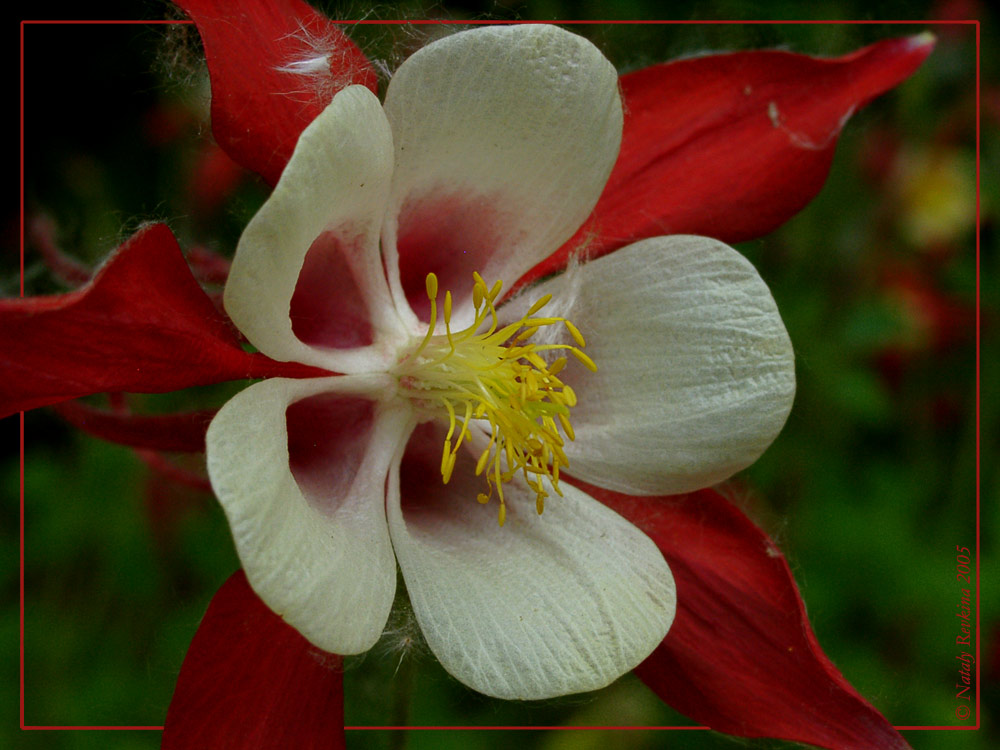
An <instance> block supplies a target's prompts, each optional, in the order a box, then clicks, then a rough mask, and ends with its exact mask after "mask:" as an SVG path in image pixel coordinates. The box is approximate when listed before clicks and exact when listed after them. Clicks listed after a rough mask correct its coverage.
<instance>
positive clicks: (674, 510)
mask: <svg viewBox="0 0 1000 750" xmlns="http://www.w3.org/2000/svg"><path fill="white" fill-rule="evenodd" d="M572 483H573V484H576V485H579V486H580V487H581V488H582V489H584V490H585V491H586V492H588V493H590V494H591V495H592V496H593V497H595V498H597V499H598V500H600V501H601V502H603V503H604V504H606V505H608V506H609V507H610V508H612V509H614V510H615V511H616V512H617V513H619V514H621V515H622V516H624V517H625V518H627V519H628V520H629V521H631V522H632V523H634V524H635V525H636V526H638V527H639V528H640V529H642V530H643V531H644V532H645V533H646V534H647V535H648V536H649V537H650V538H651V539H652V540H653V541H654V542H655V543H656V545H657V546H658V547H659V548H660V551H661V552H663V556H664V557H665V558H666V560H667V563H668V564H669V565H670V570H671V571H672V572H673V575H674V579H675V581H676V583H677V615H676V618H675V620H674V623H673V625H672V626H671V628H670V632H669V633H667V637H666V638H665V639H664V641H663V643H662V644H660V646H658V647H657V649H656V650H655V651H654V652H653V653H652V655H651V656H650V657H649V658H648V659H646V661H644V662H643V663H642V664H640V665H639V666H638V667H637V668H636V669H635V673H636V674H637V675H638V676H639V677H640V678H641V679H642V680H643V681H644V682H645V683H646V684H647V685H649V687H650V688H652V689H653V691H654V692H655V693H656V694H657V695H659V696H660V698H662V699H663V700H664V701H666V702H667V703H669V704H670V705H671V706H673V707H674V708H676V709H677V710H678V711H680V712H681V713H683V714H685V715H686V716H689V717H690V718H692V719H694V720H695V721H697V722H701V723H703V724H705V725H706V726H709V727H711V728H712V729H714V730H716V731H719V732H725V733H726V734H734V735H738V736H741V737H774V738H779V739H785V740H791V741H793V742H803V743H807V744H811V745H818V746H819V747H826V748H833V749H835V750H851V749H852V748H856V749H857V750H862V749H864V750H867V749H868V748H873V747H877V748H886V749H888V750H892V749H893V748H906V747H908V745H907V744H906V742H905V741H904V740H903V738H902V737H901V736H900V735H899V733H898V732H896V730H895V729H893V728H892V726H891V725H890V724H889V722H888V721H886V720H885V718H884V717H882V715H881V714H879V713H878V711H876V710H875V709H874V708H873V707H872V706H871V705H870V704H869V703H868V702H867V701H865V700H864V699H863V698H862V697H861V696H860V695H859V694H858V693H857V691H855V690H854V688H852V687H851V685H850V684H849V683H848V682H847V680H845V679H844V677H843V676H842V675H841V674H840V672H838V671H837V668H836V667H834V666H833V664H831V663H830V660H829V659H827V657H826V656H825V655H824V654H823V652H822V650H821V649H820V647H819V644H818V643H817V642H816V637H815V635H814V634H813V632H812V628H811V627H810V626H809V621H808V619H807V618H806V611H805V605H804V604H803V602H802V599H801V597H800V596H799V592H798V589H797V587H796V586H795V581H794V580H793V578H792V574H791V571H790V570H789V568H788V563H787V562H786V561H785V558H784V557H783V556H782V554H781V552H780V551H779V550H778V548H777V546H776V545H775V544H774V542H773V541H772V540H771V539H769V538H768V536H767V535H766V534H764V532H762V531H761V530H760V529H758V528H757V527H756V526H754V524H753V523H752V522H751V521H750V520H749V519H748V518H747V517H746V516H744V515H743V513H741V512H740V511H739V510H737V509H736V508H735V507H734V506H733V505H732V504H731V503H729V502H728V501H727V500H726V499H725V498H723V497H722V496H721V495H719V494H718V493H717V492H715V491H714V490H702V491H700V492H696V493H692V494H690V495H677V496H673V497H630V496H628V495H622V494H619V493H615V492H610V491H608V490H602V489H599V488H597V487H592V486H589V485H586V484H584V483H582V482H579V481H577V480H575V479H574V480H572Z"/></svg>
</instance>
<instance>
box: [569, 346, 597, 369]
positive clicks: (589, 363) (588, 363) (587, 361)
mask: <svg viewBox="0 0 1000 750" xmlns="http://www.w3.org/2000/svg"><path fill="white" fill-rule="evenodd" d="M570 352H572V353H573V356H574V357H576V358H577V359H578V360H580V362H581V363H582V364H583V366H584V367H586V368H587V369H588V370H590V371H591V372H597V365H595V364H594V360H592V359H591V358H590V357H588V356H587V355H586V354H584V353H583V352H581V351H580V350H579V349H577V348H575V347H574V348H573V349H570Z"/></svg>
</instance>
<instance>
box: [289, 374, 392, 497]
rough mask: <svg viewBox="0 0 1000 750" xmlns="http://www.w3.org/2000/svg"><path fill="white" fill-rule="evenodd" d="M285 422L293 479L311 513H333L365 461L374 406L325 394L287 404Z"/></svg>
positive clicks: (355, 399) (362, 399)
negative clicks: (311, 508) (308, 504)
mask: <svg viewBox="0 0 1000 750" xmlns="http://www.w3.org/2000/svg"><path fill="white" fill-rule="evenodd" d="M285 421H286V425H287V428H288V463H289V466H290V467H291V471H292V476H293V477H294V478H295V481H296V483H297V484H298V485H299V489H300V490H301V491H302V494H303V495H304V496H305V497H306V499H307V500H308V501H309V503H310V504H311V505H313V507H315V508H317V509H319V510H321V511H323V512H324V513H332V512H334V511H335V510H336V509H337V507H338V506H339V504H340V500H341V499H342V498H343V497H344V496H345V495H346V494H347V493H348V491H349V490H350V488H351V484H352V483H353V481H354V478H355V476H356V475H357V473H358V468H359V467H360V465H361V461H362V460H363V458H364V455H365V450H366V448H367V447H368V443H369V439H370V437H371V432H372V427H373V426H374V424H375V405H374V403H373V402H372V401H369V400H368V399H364V398H356V397H345V396H341V395H339V394H333V393H323V394H319V395H316V396H310V397H309V398H306V399H303V400H302V401H296V402H295V403H294V404H290V405H289V406H288V408H287V409H286V411H285Z"/></svg>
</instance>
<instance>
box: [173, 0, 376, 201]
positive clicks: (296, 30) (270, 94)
mask: <svg viewBox="0 0 1000 750" xmlns="http://www.w3.org/2000/svg"><path fill="white" fill-rule="evenodd" d="M177 4H178V5H179V6H180V7H181V8H182V9H183V10H184V12H185V13H187V14H188V16H190V17H191V19H192V20H193V21H194V22H195V24H196V25H197V27H198V33H199V34H201V40H202V42H203V44H204V46H205V58H206V60H207V61H208V72H209V74H210V76H211V82H212V133H213V135H215V140H216V141H218V143H219V145H220V146H222V148H223V149H225V150H226V152H227V153H228V154H229V155H230V156H231V157H232V158H233V159H234V160H235V161H236V162H238V163H239V164H242V165H243V166H245V167H247V168H248V169H252V170H253V171H254V172H257V173H258V174H259V175H260V176H261V177H263V178H264V179H265V180H267V182H268V183H270V184H272V185H273V184H275V183H276V182H277V181H278V177H279V176H280V175H281V171H282V170H283V169H284V167H285V164H286V163H287V162H288V159H289V158H290V157H291V155H292V150H293V149H294V148H295V142H296V141H297V140H298V138H299V135H301V133H302V131H303V130H304V129H305V127H306V125H308V124H309V123H310V122H312V120H313V118H315V117H316V116H317V115H318V114H319V113H320V112H322V111H323V108H324V107H326V105H327V104H328V103H329V102H330V98H331V97H332V96H333V95H334V94H335V93H336V92H337V91H339V90H340V89H342V88H344V87H345V86H348V85H350V84H361V85H364V86H367V87H368V88H369V89H371V90H372V91H375V88H376V77H375V71H374V69H373V68H372V66H371V64H370V63H369V62H368V59H367V58H366V57H365V56H364V54H363V53H362V52H361V50H360V49H358V47H357V46H356V45H355V44H354V43H353V42H352V41H350V40H349V39H348V38H347V37H346V36H344V33H343V32H342V31H341V30H340V27H339V26H337V24H335V23H333V22H332V21H330V19H328V18H326V17H325V16H324V15H322V14H321V13H319V12H317V11H315V10H313V8H311V7H310V6H309V5H308V4H306V3H305V2H302V0H241V2H239V3H233V2H228V1H227V0H177Z"/></svg>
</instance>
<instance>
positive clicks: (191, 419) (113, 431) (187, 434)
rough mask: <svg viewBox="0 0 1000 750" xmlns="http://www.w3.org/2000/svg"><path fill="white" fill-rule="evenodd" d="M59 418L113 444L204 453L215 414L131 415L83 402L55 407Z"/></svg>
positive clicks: (73, 402)
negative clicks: (206, 432) (209, 425)
mask: <svg viewBox="0 0 1000 750" xmlns="http://www.w3.org/2000/svg"><path fill="white" fill-rule="evenodd" d="M52 408H53V409H55V410H56V411H57V412H58V413H59V416H61V417H62V418H63V419H65V420H66V421H67V422H69V423H70V424H72V425H74V426H76V427H78V428H79V429H81V430H83V431H84V432H87V433H90V434H91V435H93V436H94V437H99V438H101V439H102V440H109V441H111V442H112V443H120V444H121V445H128V446H130V447H132V448H142V449H148V450H156V451H183V452H188V453H201V452H204V450H205V431H206V430H207V429H208V424H209V422H211V421H212V417H214V416H215V412H214V411H196V412H185V413H181V414H128V413H120V412H113V411H107V410H106V409H98V408H96V407H93V406H89V405H88V404H84V403H81V402H80V401H63V402H62V403H59V404H53V405H52Z"/></svg>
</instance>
